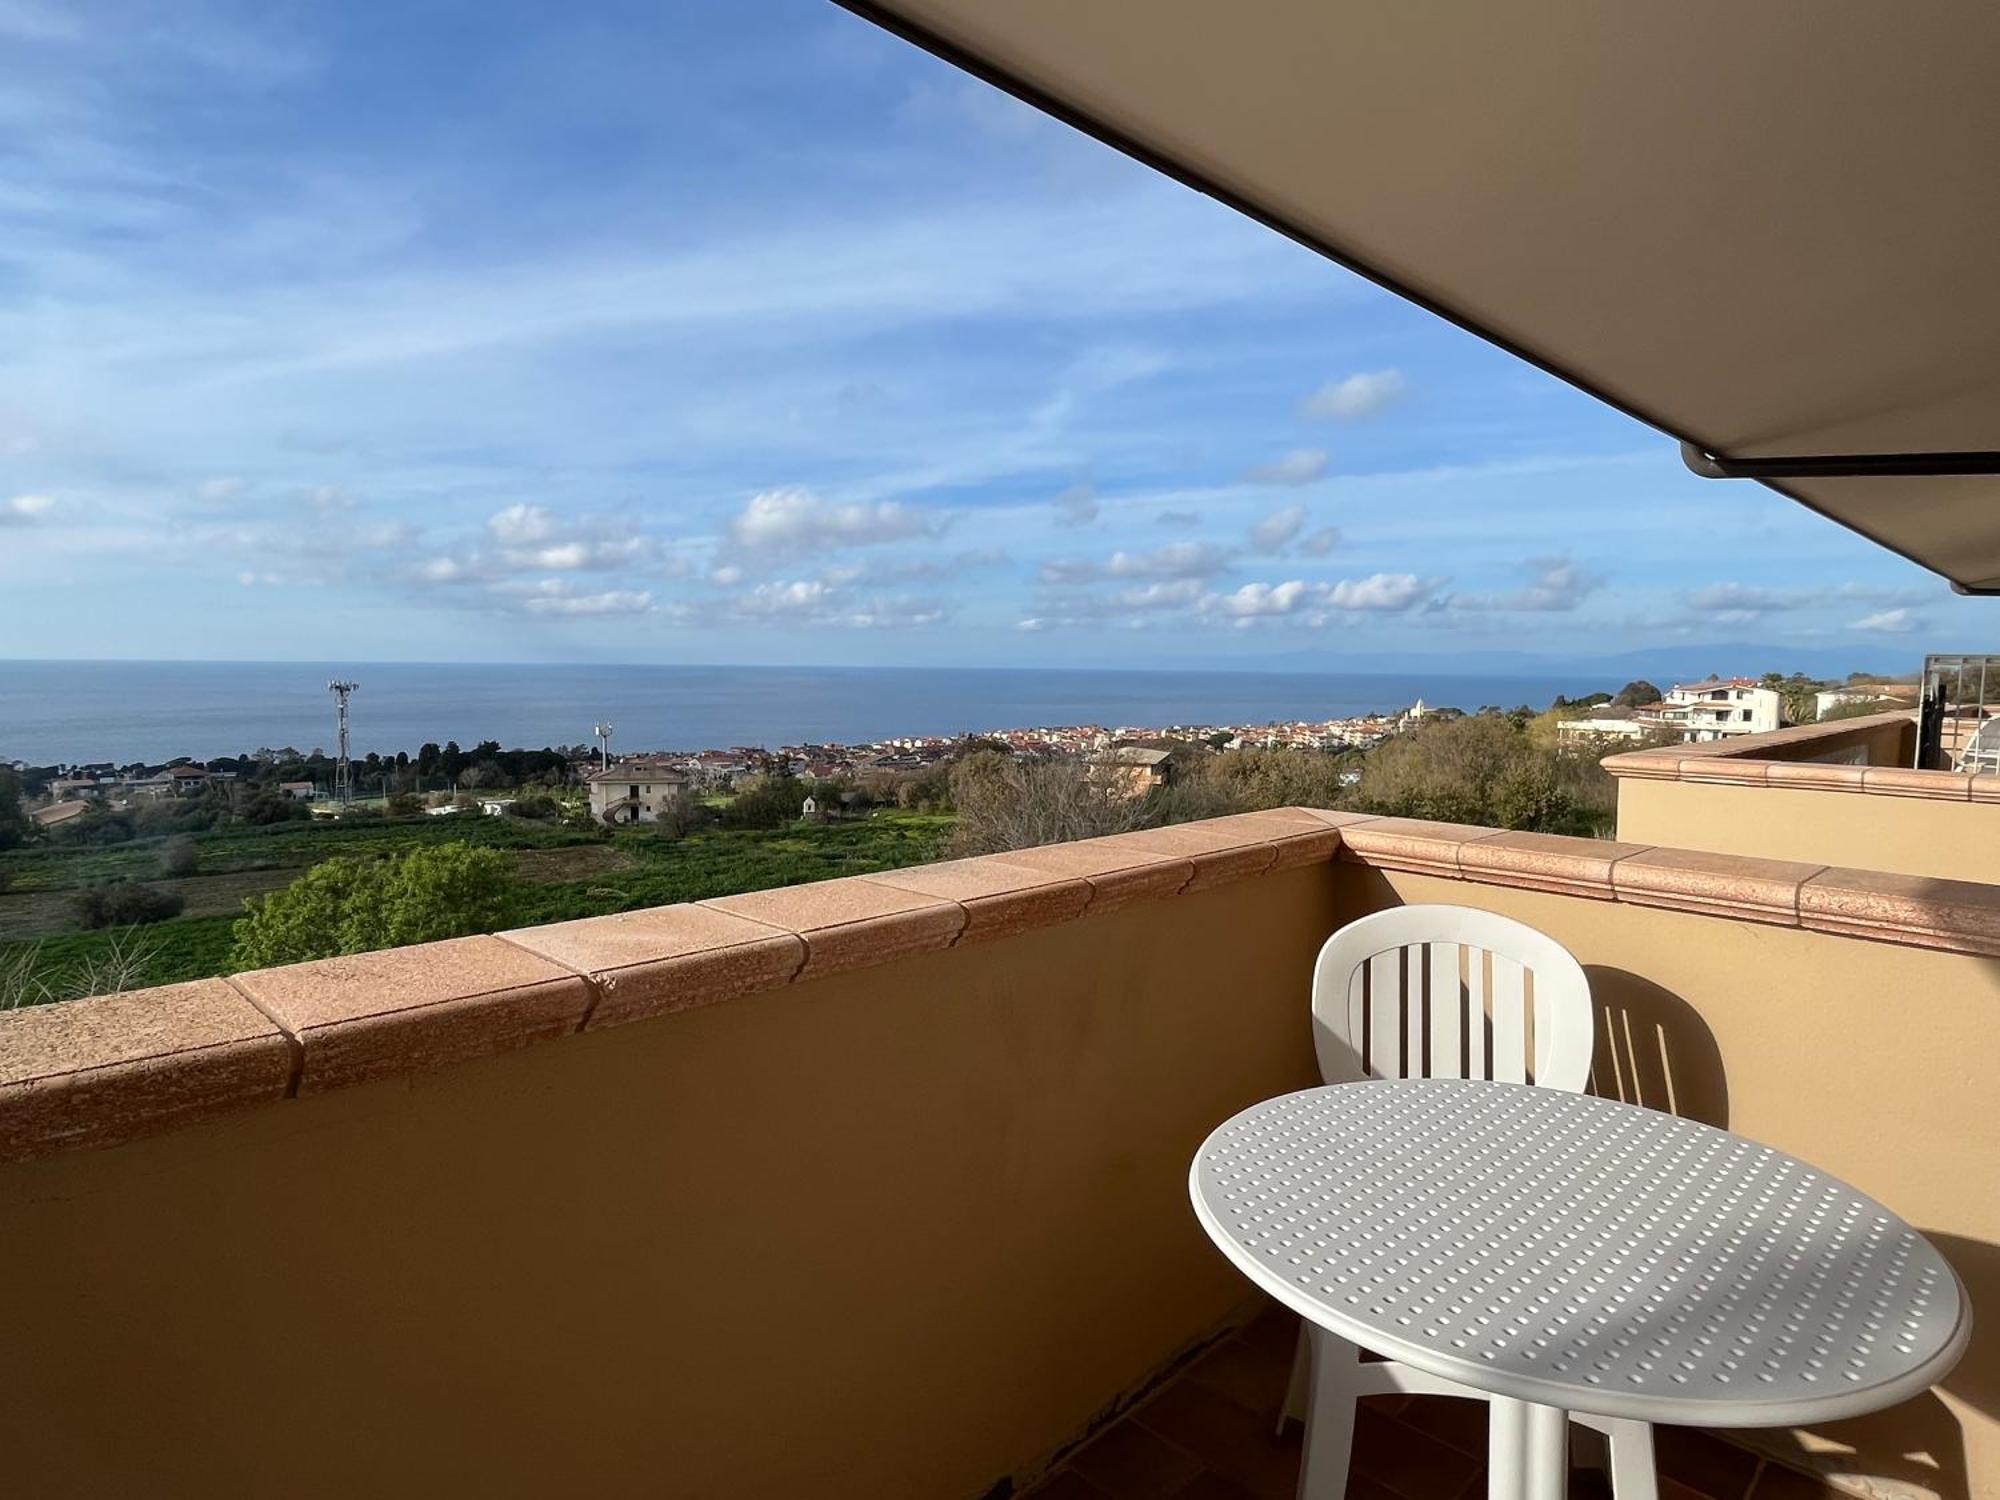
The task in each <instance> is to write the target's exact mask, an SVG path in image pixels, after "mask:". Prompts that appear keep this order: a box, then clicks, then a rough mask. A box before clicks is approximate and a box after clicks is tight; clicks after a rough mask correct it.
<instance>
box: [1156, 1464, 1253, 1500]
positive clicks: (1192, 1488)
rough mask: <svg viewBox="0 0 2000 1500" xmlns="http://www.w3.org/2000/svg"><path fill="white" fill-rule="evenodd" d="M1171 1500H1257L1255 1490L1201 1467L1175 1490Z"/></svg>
mask: <svg viewBox="0 0 2000 1500" xmlns="http://www.w3.org/2000/svg"><path fill="white" fill-rule="evenodd" d="M1172 1500H1257V1492H1256V1491H1255V1490H1246V1489H1245V1488H1243V1486H1242V1485H1240V1484H1238V1483H1237V1482H1236V1481H1235V1480H1233V1479H1224V1478H1223V1477H1222V1476H1221V1475H1220V1474H1216V1473H1212V1472H1211V1471H1209V1470H1207V1469H1203V1470H1202V1471H1201V1472H1200V1473H1199V1474H1197V1475H1195V1477H1194V1478H1193V1479H1191V1480H1189V1481H1188V1482H1187V1483H1186V1484H1184V1485H1182V1486H1181V1487H1180V1488H1179V1489H1177V1490H1175V1491H1174V1493H1173V1496H1172Z"/></svg>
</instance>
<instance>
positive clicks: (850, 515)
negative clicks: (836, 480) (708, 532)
mask: <svg viewBox="0 0 2000 1500" xmlns="http://www.w3.org/2000/svg"><path fill="white" fill-rule="evenodd" d="M943 529H944V518H943V517H941V516H936V515H929V514H926V513H925V512H923V511H920V510H916V509H913V508H912V507H910V506H907V505H904V504H902V503H901V502H900V501H895V500H878V501H876V502H875V503H873V504H872V505H871V504H866V503H859V504H850V505H838V504H834V503H832V502H830V501H826V500H822V499H820V497H819V496H817V495H815V494H814V493H813V492H812V491H811V490H807V489H801V488H799V487H797V486H790V487H787V488H784V489H776V490H765V491H764V492H763V493H762V494H760V495H753V496H751V498H750V501H749V503H748V504H746V505H745V506H744V507H743V510H742V512H741V513H740V514H739V515H737V516H735V517H734V518H733V519H732V520H731V521H730V523H729V536H730V540H731V541H733V542H734V543H735V544H736V545H737V546H738V547H740V548H742V549H743V550H744V551H745V552H749V553H755V554H761V555H765V556H791V555H796V554H798V553H802V552H810V551H813V550H814V549H817V548H827V547H866V546H873V545H876V544H879V543H883V542H902V541H910V540H913V539H915V538H919V537H929V536H936V535H937V534H938V533H939V532H940V531H942V530H943Z"/></svg>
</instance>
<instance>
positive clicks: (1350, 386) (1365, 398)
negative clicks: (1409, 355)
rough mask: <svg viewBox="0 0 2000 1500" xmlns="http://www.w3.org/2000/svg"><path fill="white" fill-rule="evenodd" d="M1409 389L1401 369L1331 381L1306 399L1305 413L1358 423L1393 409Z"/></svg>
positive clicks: (1323, 419) (1328, 420)
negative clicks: (1390, 408) (1365, 418)
mask: <svg viewBox="0 0 2000 1500" xmlns="http://www.w3.org/2000/svg"><path fill="white" fill-rule="evenodd" d="M1408 390H1409V382H1408V381H1407V380H1405V379H1404V378H1403V372H1402V371H1401V370H1372V371H1369V372H1366V373H1364V374H1360V375H1349V376H1348V377H1347V378H1346V379H1345V380H1330V381H1328V382H1327V383H1326V384H1325V385H1323V386H1321V387H1320V388H1319V389H1318V390H1316V391H1314V392H1313V393H1312V394H1311V395H1310V396H1308V397H1306V399H1305V405H1304V407H1303V408H1302V411H1303V413H1304V415H1305V416H1307V417H1312V418H1315V419H1317V420H1319V421H1323V422H1358V421H1360V420H1362V419H1363V418H1364V417H1372V416H1374V415H1375V414H1376V413H1378V412H1381V411H1384V410H1386V409H1388V408H1389V407H1391V406H1394V405H1395V404H1396V403H1397V402H1398V401H1400V400H1402V399H1403V396H1404V393H1405V392H1407V391H1408Z"/></svg>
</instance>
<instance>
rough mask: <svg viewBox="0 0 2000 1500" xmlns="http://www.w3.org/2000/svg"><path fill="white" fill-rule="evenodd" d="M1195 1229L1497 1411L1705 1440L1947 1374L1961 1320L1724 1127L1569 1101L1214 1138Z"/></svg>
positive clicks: (1254, 1273) (1400, 1109)
mask: <svg viewBox="0 0 2000 1500" xmlns="http://www.w3.org/2000/svg"><path fill="white" fill-rule="evenodd" d="M1189 1176H1190V1181H1189V1192H1190V1194H1191V1196H1192V1197H1193V1199H1194V1207H1195V1213H1196V1215H1197V1216H1198V1217H1199V1218H1200V1220H1201V1223H1202V1226H1203V1228H1205V1229H1206V1230H1207V1231H1208V1233H1209V1235H1210V1237H1211V1238H1213V1239H1214V1241H1215V1242H1216V1244H1217V1245H1218V1246H1219V1247H1220V1248H1221V1249H1222V1251H1223V1253H1224V1254H1225V1255H1227V1256H1228V1257H1229V1258H1230V1259H1231V1260H1232V1261H1234V1262H1235V1263H1236V1265H1237V1266H1238V1267H1240V1268H1241V1269H1242V1271H1243V1272H1244V1274H1245V1275H1247V1276H1248V1277H1249V1278H1250V1279H1251V1280H1252V1281H1254V1282H1256V1283H1257V1284H1258V1285H1259V1286H1260V1287H1262V1288H1263V1289H1264V1290H1265V1291H1267V1292H1269V1293H1270V1294H1271V1295H1272V1296H1274V1297H1276V1298H1277V1299H1278V1300H1279V1301H1281V1302H1283V1303H1285V1304H1286V1305H1288V1306H1289V1307H1291V1308H1293V1309H1294V1310H1295V1311H1297V1312H1298V1313H1300V1314H1301V1315H1303V1316H1304V1317H1306V1318H1308V1319H1310V1320H1311V1321H1313V1322H1315V1323H1317V1324H1319V1325H1321V1326H1322V1327H1325V1328H1329V1329H1331V1330H1333V1331H1334V1332H1335V1333H1338V1334H1340V1335H1342V1336H1343V1337H1346V1338H1348V1339H1351V1340H1352V1341H1353V1342H1355V1343H1358V1344H1361V1345H1363V1346H1364V1347H1366V1348H1369V1349H1373V1350H1375V1351H1376V1352H1377V1353H1380V1354H1384V1355H1387V1356H1389V1357H1390V1358H1393V1359H1398V1360H1401V1361H1403V1362H1404V1363H1405V1364H1408V1365H1412V1366H1415V1367H1416V1368H1418V1369H1420V1370H1427V1371H1429V1372H1431V1373H1432V1374H1435V1375H1441V1376H1443V1377H1445V1378H1446V1379H1448V1380H1455V1381H1458V1382H1459V1383H1461V1384H1463V1385H1469V1386H1473V1387H1476V1388H1478V1389H1481V1390H1486V1391H1489V1392H1492V1393H1493V1394H1495V1395H1499V1396H1510V1397H1513V1398H1515V1399H1517V1400H1521V1401H1532V1402H1537V1403H1541V1404H1543V1405H1548V1406H1558V1407H1562V1408H1565V1409H1567V1410H1571V1411H1584V1412H1593V1413H1599V1414H1602V1415H1605V1416H1613V1417H1636V1418H1640V1419H1642V1420H1646V1421H1653V1422H1666V1423H1680V1424H1688V1425H1699V1426H1738V1427H1761V1426H1769V1425H1772V1424H1782V1423H1792V1422H1808V1421H1822V1420H1829V1419H1832V1418H1836V1417H1844V1416H1852V1415H1854V1414H1856V1413H1859V1412H1864V1411H1873V1410H1876V1409H1878V1408H1880V1407H1884V1406H1889V1405H1892V1404H1893V1403H1895V1402H1897V1401H1900V1400H1903V1399H1905V1398H1907V1397H1909V1396H1913V1395H1915V1394H1917V1393H1918V1392H1919V1391H1922V1390H1924V1389H1925V1388H1927V1387H1928V1386H1930V1385H1931V1384H1932V1383H1934V1382H1935V1381H1936V1380H1937V1379H1938V1378H1939V1377H1940V1376H1942V1375H1943V1374H1944V1373H1945V1372H1946V1371H1948V1370H1949V1369H1950V1368H1951V1366H1952V1364H1953V1363H1954V1361H1956V1360H1957V1358H1958V1356H1959V1354H1960V1353H1961V1352H1962V1351H1963V1350H1964V1347H1965V1342H1966V1338H1967V1336H1968V1334H1969V1333H1970V1317H1969V1314H1968V1310H1967V1307H1966V1303H1965V1298H1964V1296H1963V1293H1962V1292H1961V1290H1960V1287H1959V1284H1958V1278H1957V1277H1956V1276H1955V1275H1954V1274H1953V1273H1952V1270H1951V1267H1950V1266H1949V1265H1947V1264H1946V1263H1945V1260H1944V1258H1943V1257H1942V1256H1941V1255H1939V1254H1938V1252H1937V1251H1936V1249H1934V1248H1933V1247H1932V1246H1931V1244H1930V1243H1929V1241H1927V1240H1925V1239H1924V1237H1923V1236H1922V1235H1920V1234H1918V1233H1917V1232H1916V1231H1915V1230H1914V1229H1912V1228H1910V1226H1909V1225H1907V1224H1905V1223H1904V1222H1903V1221H1902V1220H1901V1219H1899V1218H1898V1217H1896V1215H1894V1214H1893V1213H1891V1212H1889V1210H1888V1209H1886V1208H1884V1207H1883V1206H1882V1205H1881V1204H1879V1203H1877V1202H1876V1201H1875V1200H1874V1199H1872V1198H1870V1197H1868V1196H1866V1195H1865V1194H1863V1193H1860V1192H1857V1191H1856V1190H1855V1189H1853V1188H1851V1187H1849V1186H1848V1185H1847V1184H1846V1183H1844V1182H1841V1181H1839V1180H1837V1179H1835V1178H1833V1177H1829V1176H1828V1175H1827V1174H1826V1173H1824V1172H1822V1171H1820V1170H1818V1169H1817V1168H1815V1167H1812V1166H1809V1165H1808V1164H1806V1163H1805V1162H1801V1161H1798V1160H1796V1159H1795V1158H1793V1157H1790V1156H1787V1155H1785V1154H1784V1153H1783V1152H1781V1151H1774V1150H1772V1149H1771V1148H1770V1147H1768V1146H1760V1145H1758V1144H1757V1143H1756V1142H1754V1141H1750V1140H1746V1139H1744V1138H1743V1137H1742V1136H1739V1135H1732V1134H1731V1133H1730V1132H1728V1131H1726V1130H1717V1129H1715V1128H1714V1127H1712V1126H1708V1125H1701V1124H1697V1123H1695V1122H1694V1121H1691V1120H1683V1119H1679V1118H1677V1117H1675V1116H1673V1115H1666V1114H1660V1113H1658V1112H1657V1111H1654V1110H1648V1109H1639V1108H1636V1107H1634V1106H1632V1105H1629V1104H1619V1103H1615V1102H1613V1101H1610V1100H1605V1099H1596V1098H1591V1097H1589V1096H1587V1095H1583V1094H1571V1093H1565V1092H1562V1091H1560V1090H1556V1089H1547V1088H1534V1087H1530V1086H1527V1085H1522V1084H1509V1083H1478V1082H1463V1081H1458V1080H1445V1079H1424V1080H1415V1079H1413V1080H1388V1079H1379V1080H1370V1081H1367V1082H1362V1083H1345V1084H1333V1085H1329V1086H1327V1087H1323V1088H1314V1089H1306V1090H1304V1091H1303V1092H1301V1093H1296V1094H1287V1095H1285V1096H1284V1097H1282V1098H1278V1099H1271V1100H1267V1101H1266V1102H1264V1103H1262V1104H1259V1105H1256V1106H1255V1107H1254V1108H1251V1109H1247V1110H1245V1111H1244V1112H1243V1113H1242V1114H1240V1115H1237V1116H1236V1117H1235V1118H1234V1119H1232V1120H1230V1121H1228V1122H1227V1123H1226V1124H1224V1125H1222V1126H1220V1127H1219V1128H1218V1129H1217V1130H1216V1131H1215V1132H1214V1133H1213V1134H1212V1135H1210V1136H1209V1138H1208V1139H1207V1140H1206V1141H1204V1142H1203V1143H1202V1147H1201V1150H1200V1151H1199V1152H1197V1153H1196V1155H1195V1161H1194V1167H1193V1169H1192V1171H1191V1172H1190V1174H1189Z"/></svg>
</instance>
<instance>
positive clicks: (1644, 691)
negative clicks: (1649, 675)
mask: <svg viewBox="0 0 2000 1500" xmlns="http://www.w3.org/2000/svg"><path fill="white" fill-rule="evenodd" d="M1664 697H1666V694H1665V693H1663V692H1661V691H1660V690H1659V689H1658V688H1656V687H1654V686H1653V684H1652V683H1650V682H1648V681H1646V679H1645V678H1643V677H1637V678H1634V679H1633V680H1632V681H1630V682H1628V683H1626V684H1625V686H1623V687H1622V688H1620V689H1619V690H1618V691H1617V692H1616V693H1615V694H1614V695H1613V696H1612V699H1611V701H1612V703H1614V704H1615V705H1617V706H1618V707H1619V708H1643V707H1645V706H1646V705H1647V704H1648V703H1658V702H1659V701H1660V700H1661V699H1662V698H1664Z"/></svg>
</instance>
